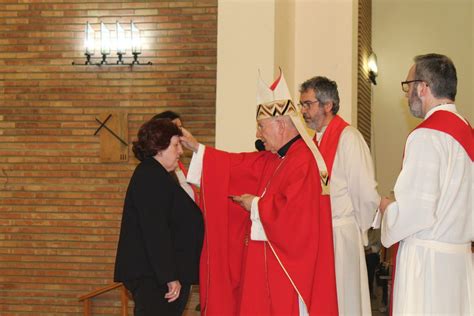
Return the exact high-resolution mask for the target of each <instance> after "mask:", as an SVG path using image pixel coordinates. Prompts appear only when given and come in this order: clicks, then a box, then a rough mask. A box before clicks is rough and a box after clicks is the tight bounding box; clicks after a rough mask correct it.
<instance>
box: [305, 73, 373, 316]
mask: <svg viewBox="0 0 474 316" xmlns="http://www.w3.org/2000/svg"><path fill="white" fill-rule="evenodd" d="M300 93H301V94H300V106H301V112H302V114H303V117H304V119H305V122H306V124H307V126H308V127H309V128H311V129H313V130H315V131H316V135H315V138H314V141H315V142H316V143H317V144H318V147H319V150H320V152H321V154H322V156H323V157H324V160H325V162H326V165H327V169H328V172H329V193H330V194H329V196H330V200H329V198H327V199H328V201H327V204H326V205H327V207H328V208H330V209H331V212H332V225H333V238H334V252H335V262H336V280H337V299H338V306H339V313H340V314H341V315H370V314H371V307H370V294H369V287H368V278H367V266H366V263H365V252H364V245H367V243H368V240H367V231H368V229H369V228H370V226H371V224H372V221H373V218H374V215H375V212H376V210H377V207H378V206H379V202H380V196H379V194H378V193H377V190H376V186H377V183H376V182H375V180H374V169H373V163H372V158H371V156H370V152H369V148H368V147H367V144H366V143H365V141H364V138H363V137H362V135H361V133H360V132H359V131H358V130H357V129H355V128H354V127H352V126H350V125H349V124H348V123H346V122H345V121H344V120H343V119H342V118H341V117H340V116H339V115H337V112H338V111H339V93H338V90H337V84H336V82H334V81H332V80H330V79H328V78H326V77H314V78H311V79H309V80H307V81H305V82H304V83H303V84H302V85H301V87H300ZM322 199H325V197H322Z"/></svg>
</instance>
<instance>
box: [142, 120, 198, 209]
mask: <svg viewBox="0 0 474 316" xmlns="http://www.w3.org/2000/svg"><path fill="white" fill-rule="evenodd" d="M151 119H152V120H163V119H168V120H171V122H173V123H174V124H175V125H176V126H178V127H179V128H182V127H183V122H182V121H181V116H180V115H179V114H178V113H176V112H173V111H163V112H161V113H158V114H156V115H155V116H153V117H152V118H151ZM174 173H175V175H176V178H177V179H178V182H179V185H181V187H182V188H183V190H184V191H186V193H188V194H189V196H190V197H191V198H192V199H193V200H194V202H196V204H198V205H199V194H198V190H197V188H196V187H195V186H194V185H191V184H189V183H188V182H187V181H186V176H187V175H188V170H186V167H185V166H184V164H183V163H182V162H181V161H178V168H176V169H175V170H174Z"/></svg>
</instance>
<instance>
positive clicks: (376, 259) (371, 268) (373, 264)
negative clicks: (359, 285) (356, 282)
mask: <svg viewBox="0 0 474 316" xmlns="http://www.w3.org/2000/svg"><path fill="white" fill-rule="evenodd" d="M365 262H366V264H367V277H368V279H369V291H370V297H371V298H373V297H374V295H375V294H374V277H375V269H376V268H377V266H378V265H379V263H380V255H379V254H378V253H369V254H366V255H365Z"/></svg>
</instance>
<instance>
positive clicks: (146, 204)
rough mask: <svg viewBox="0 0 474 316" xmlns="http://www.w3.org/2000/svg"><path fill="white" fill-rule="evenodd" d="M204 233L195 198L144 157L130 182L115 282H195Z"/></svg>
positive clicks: (163, 170) (161, 167) (158, 166)
mask: <svg viewBox="0 0 474 316" xmlns="http://www.w3.org/2000/svg"><path fill="white" fill-rule="evenodd" d="M203 234H204V224H203V219H202V214H201V211H200V209H199V208H198V207H197V205H196V204H195V203H194V201H193V200H192V199H191V198H190V197H189V195H188V194H187V193H186V192H185V191H184V190H183V189H182V188H181V186H180V185H179V184H178V183H177V182H176V181H175V180H174V179H173V177H172V176H171V175H170V174H169V173H168V172H167V171H166V170H165V168H163V166H162V165H161V164H160V163H159V162H158V161H156V160H155V159H154V158H148V159H145V160H144V161H142V162H141V163H140V164H139V165H138V166H137V167H136V169H135V171H134V173H133V176H132V178H131V179H130V183H129V185H128V189H127V194H126V197H125V204H124V208H123V215H122V226H121V228H120V238H119V243H118V248H117V257H116V260H115V274H114V280H115V281H116V282H123V281H131V280H136V279H139V278H142V277H148V278H150V277H151V278H156V280H157V281H158V282H159V283H160V284H166V283H167V282H170V281H174V280H179V281H180V282H181V283H185V284H186V283H188V284H196V283H197V282H198V276H199V257H200V254H201V248H202V242H203Z"/></svg>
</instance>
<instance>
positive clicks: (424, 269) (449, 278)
mask: <svg viewBox="0 0 474 316" xmlns="http://www.w3.org/2000/svg"><path fill="white" fill-rule="evenodd" d="M439 110H445V111H450V112H454V113H455V112H456V108H455V106H454V104H448V105H441V106H438V107H436V108H433V109H432V110H431V111H429V112H428V113H427V115H426V117H425V119H427V118H428V117H429V116H430V115H432V114H433V113H434V112H436V111H439ZM473 181H474V164H473V162H472V161H471V159H470V158H469V156H468V154H467V152H466V150H465V149H464V148H463V147H462V146H461V145H460V143H459V142H457V141H456V140H455V139H454V138H453V137H451V136H450V135H448V134H446V133H443V132H440V131H437V130H434V129H428V128H421V129H416V130H415V131H413V132H412V133H411V134H410V135H409V137H408V139H407V142H406V147H405V156H404V160H403V168H402V170H401V173H400V175H399V177H398V179H397V182H396V185H395V199H396V201H395V202H393V203H391V204H390V205H389V206H388V207H387V210H386V212H385V214H384V217H383V220H382V243H383V244H384V246H385V247H390V246H391V245H393V244H395V243H397V242H399V241H400V247H399V250H398V255H397V263H396V264H397V266H396V275H395V284H394V289H393V291H394V293H393V294H394V301H393V314H394V315H434V314H436V315H474V306H473V305H474V297H473V286H474V285H473V284H474V280H473V263H472V259H471V250H470V244H471V241H473V240H474V232H473V196H474V186H473Z"/></svg>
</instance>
